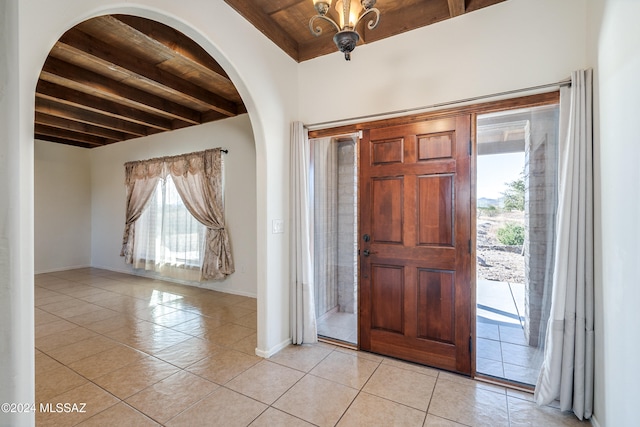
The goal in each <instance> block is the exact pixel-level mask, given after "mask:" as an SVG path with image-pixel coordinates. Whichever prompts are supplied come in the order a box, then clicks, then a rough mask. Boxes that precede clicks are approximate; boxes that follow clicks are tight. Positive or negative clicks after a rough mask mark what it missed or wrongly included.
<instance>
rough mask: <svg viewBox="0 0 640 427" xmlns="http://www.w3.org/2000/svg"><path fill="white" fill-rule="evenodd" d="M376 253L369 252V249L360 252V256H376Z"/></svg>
mask: <svg viewBox="0 0 640 427" xmlns="http://www.w3.org/2000/svg"><path fill="white" fill-rule="evenodd" d="M377 253H378V252H369V249H365V250H364V251H362V254H363V255H364V256H369V255H373V254H377Z"/></svg>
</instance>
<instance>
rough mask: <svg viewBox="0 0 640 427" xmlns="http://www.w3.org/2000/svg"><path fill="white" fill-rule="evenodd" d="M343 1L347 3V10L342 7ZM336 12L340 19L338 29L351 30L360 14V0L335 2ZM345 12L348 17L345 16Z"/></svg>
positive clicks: (339, 0)
mask: <svg viewBox="0 0 640 427" xmlns="http://www.w3.org/2000/svg"><path fill="white" fill-rule="evenodd" d="M345 1H346V2H348V4H347V6H348V9H345V7H344V6H345V4H344V2H345ZM336 11H337V12H338V16H339V17H340V28H341V29H343V30H344V29H345V28H347V27H348V28H351V29H353V28H354V27H355V25H356V23H357V22H358V17H359V16H360V12H362V4H360V0H344V1H343V0H338V1H337V2H336ZM345 12H346V13H347V14H348V17H346V16H345Z"/></svg>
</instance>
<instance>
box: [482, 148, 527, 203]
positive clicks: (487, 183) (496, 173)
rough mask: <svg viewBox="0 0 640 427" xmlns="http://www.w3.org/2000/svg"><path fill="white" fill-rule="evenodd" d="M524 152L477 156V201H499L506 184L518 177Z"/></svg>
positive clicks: (522, 166)
mask: <svg viewBox="0 0 640 427" xmlns="http://www.w3.org/2000/svg"><path fill="white" fill-rule="evenodd" d="M523 168H524V152H521V153H509V154H491V155H485V156H478V168H477V171H478V193H477V194H478V199H481V198H487V199H499V198H500V197H502V193H504V191H505V190H506V189H507V186H506V183H508V182H511V181H514V180H516V179H518V178H519V177H520V173H521V172H522V169H523Z"/></svg>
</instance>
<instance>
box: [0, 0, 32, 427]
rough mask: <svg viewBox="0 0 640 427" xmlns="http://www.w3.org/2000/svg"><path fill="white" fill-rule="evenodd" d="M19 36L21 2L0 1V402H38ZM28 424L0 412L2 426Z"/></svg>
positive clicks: (28, 155) (27, 130)
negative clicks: (35, 378)
mask: <svg viewBox="0 0 640 427" xmlns="http://www.w3.org/2000/svg"><path fill="white" fill-rule="evenodd" d="M19 33H20V28H19V4H18V0H4V1H0V343H1V344H0V366H2V368H1V369H0V402H33V401H34V400H35V393H34V377H35V375H34V338H33V330H34V321H33V312H34V307H33V293H34V292H33V142H31V144H24V141H28V140H29V138H31V139H33V111H31V114H30V115H26V114H24V111H23V110H25V109H26V108H23V107H24V105H26V104H27V103H28V102H29V101H28V98H27V97H26V96H27V95H26V94H27V93H28V92H29V91H28V90H24V89H23V88H22V87H21V85H20V83H21V78H22V74H21V68H20V67H19V63H20V56H19V52H21V45H20V40H19V39H20V37H19ZM31 98H33V91H31ZM29 123H30V124H29ZM30 420H33V414H30V415H26V416H25V415H22V414H16V413H3V412H0V425H1V426H5V425H6V426H15V425H21V424H23V423H24V422H28V421H30Z"/></svg>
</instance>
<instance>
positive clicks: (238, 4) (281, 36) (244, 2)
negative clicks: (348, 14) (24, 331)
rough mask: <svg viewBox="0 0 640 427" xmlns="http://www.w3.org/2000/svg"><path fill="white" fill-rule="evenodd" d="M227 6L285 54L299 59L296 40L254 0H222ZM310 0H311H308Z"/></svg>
mask: <svg viewBox="0 0 640 427" xmlns="http://www.w3.org/2000/svg"><path fill="white" fill-rule="evenodd" d="M224 1H225V3H227V4H228V5H229V6H231V7H232V8H234V9H235V10H236V11H237V12H238V13H239V14H240V15H242V16H244V18H245V19H246V20H247V21H249V22H251V23H252V24H253V26H254V27H256V28H257V29H258V30H260V31H261V32H262V33H263V34H264V35H265V36H267V37H268V38H269V39H271V41H273V42H274V43H275V44H276V45H278V46H279V47H280V49H282V50H283V51H285V53H287V55H289V56H290V57H292V58H293V59H295V60H296V61H299V59H298V42H297V41H296V40H295V39H294V38H293V37H291V36H290V35H289V34H288V33H287V32H286V31H285V30H283V29H282V28H281V27H280V26H279V25H278V24H276V23H275V22H274V21H273V20H272V19H271V18H270V17H269V15H267V14H265V13H264V12H262V10H261V9H260V8H259V7H257V5H256V4H255V2H252V1H250V0H224ZM309 1H311V0H309Z"/></svg>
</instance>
